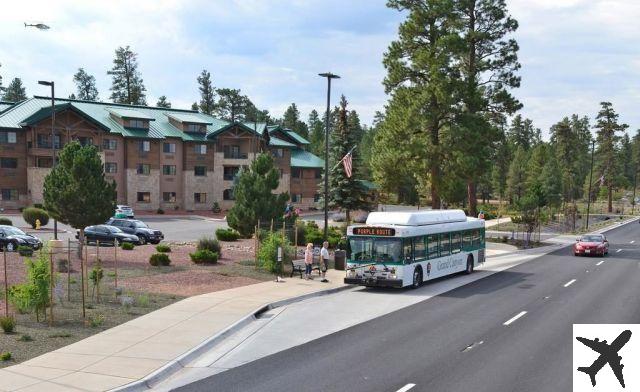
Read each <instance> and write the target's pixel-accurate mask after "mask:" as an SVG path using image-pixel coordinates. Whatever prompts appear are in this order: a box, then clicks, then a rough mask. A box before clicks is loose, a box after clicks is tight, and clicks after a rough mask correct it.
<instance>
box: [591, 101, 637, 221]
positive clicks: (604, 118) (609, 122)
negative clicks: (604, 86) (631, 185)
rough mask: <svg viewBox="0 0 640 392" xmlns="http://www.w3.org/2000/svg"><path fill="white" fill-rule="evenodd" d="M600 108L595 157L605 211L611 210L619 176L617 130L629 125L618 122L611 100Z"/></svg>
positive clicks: (596, 126) (619, 130) (597, 121)
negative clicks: (602, 187) (605, 192)
mask: <svg viewBox="0 0 640 392" xmlns="http://www.w3.org/2000/svg"><path fill="white" fill-rule="evenodd" d="M600 105H601V109H600V111H599V112H598V115H597V116H596V125H595V128H596V142H597V148H596V157H597V159H598V164H597V173H598V177H600V178H602V181H601V182H602V183H603V185H604V186H605V187H606V188H607V212H613V189H614V187H615V186H616V185H617V183H618V180H619V177H618V173H619V169H620V166H619V161H618V160H617V159H616V158H617V154H618V151H617V144H618V141H619V140H620V137H619V136H618V135H617V133H618V132H623V131H624V130H625V129H627V128H628V127H629V126H628V125H627V124H619V123H618V117H619V116H618V113H616V112H615V110H614V109H613V105H612V104H611V102H601V103H600Z"/></svg>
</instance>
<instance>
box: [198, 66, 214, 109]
mask: <svg viewBox="0 0 640 392" xmlns="http://www.w3.org/2000/svg"><path fill="white" fill-rule="evenodd" d="M198 90H199V91H200V105H199V108H200V111H201V112H202V113H206V114H212V113H213V111H214V110H215V107H216V89H215V88H214V87H213V83H212V82H211V74H210V73H209V71H207V70H206V69H203V70H202V72H201V73H200V75H199V76H198Z"/></svg>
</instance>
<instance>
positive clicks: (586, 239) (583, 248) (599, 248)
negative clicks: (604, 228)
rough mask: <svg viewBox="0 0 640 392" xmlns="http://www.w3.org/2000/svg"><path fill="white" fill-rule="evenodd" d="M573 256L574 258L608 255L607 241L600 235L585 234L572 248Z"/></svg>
mask: <svg viewBox="0 0 640 392" xmlns="http://www.w3.org/2000/svg"><path fill="white" fill-rule="evenodd" d="M573 254H574V255H576V256H581V255H584V256H589V255H598V256H604V255H606V254H609V241H607V237H605V236H604V235H602V234H585V235H583V236H582V237H580V238H578V239H576V244H575V245H574V246H573Z"/></svg>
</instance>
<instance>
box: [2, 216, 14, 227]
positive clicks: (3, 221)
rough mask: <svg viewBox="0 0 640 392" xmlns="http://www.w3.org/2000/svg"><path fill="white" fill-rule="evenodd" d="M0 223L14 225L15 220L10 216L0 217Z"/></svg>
mask: <svg viewBox="0 0 640 392" xmlns="http://www.w3.org/2000/svg"><path fill="white" fill-rule="evenodd" d="M0 225H6V226H13V222H11V219H9V218H5V217H0Z"/></svg>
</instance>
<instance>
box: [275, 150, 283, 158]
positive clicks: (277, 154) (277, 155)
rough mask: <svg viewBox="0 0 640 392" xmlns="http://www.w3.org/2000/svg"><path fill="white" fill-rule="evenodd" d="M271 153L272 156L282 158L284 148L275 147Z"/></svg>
mask: <svg viewBox="0 0 640 392" xmlns="http://www.w3.org/2000/svg"><path fill="white" fill-rule="evenodd" d="M272 154H273V157H274V158H282V157H284V149H282V148H276V149H275V150H273V151H272Z"/></svg>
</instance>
